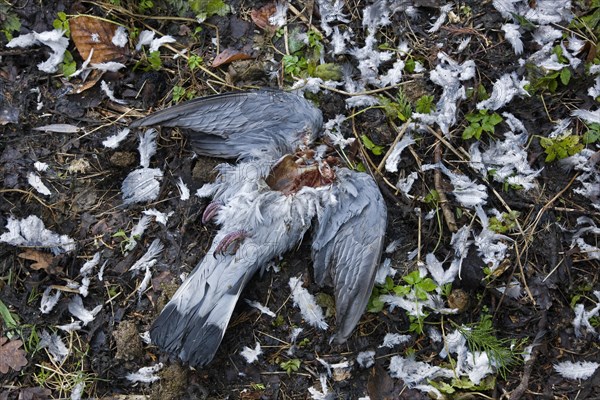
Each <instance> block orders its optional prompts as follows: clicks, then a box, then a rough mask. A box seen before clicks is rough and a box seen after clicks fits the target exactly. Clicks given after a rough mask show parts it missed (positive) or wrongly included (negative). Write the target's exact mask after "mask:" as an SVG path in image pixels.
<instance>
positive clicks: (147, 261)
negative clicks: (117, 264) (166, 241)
mask: <svg viewBox="0 0 600 400" xmlns="http://www.w3.org/2000/svg"><path fill="white" fill-rule="evenodd" d="M163 249H164V246H163V244H162V242H161V241H160V239H154V241H153V242H152V243H151V244H150V246H148V250H147V251H146V253H144V255H143V256H141V257H140V259H139V260H137V261H136V262H135V263H134V264H133V265H132V266H131V268H129V271H133V272H134V273H137V272H138V271H140V270H141V269H146V268H147V267H148V266H152V265H154V262H156V260H155V259H156V257H157V256H158V255H159V254H160V253H162V251H163Z"/></svg>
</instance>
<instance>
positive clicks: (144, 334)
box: [140, 331, 152, 344]
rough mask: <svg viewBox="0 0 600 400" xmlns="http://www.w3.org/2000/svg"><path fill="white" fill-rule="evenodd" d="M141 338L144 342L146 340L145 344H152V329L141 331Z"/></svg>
mask: <svg viewBox="0 0 600 400" xmlns="http://www.w3.org/2000/svg"><path fill="white" fill-rule="evenodd" d="M140 339H142V342H144V343H145V344H152V339H151V338H150V331H145V332H142V333H140Z"/></svg>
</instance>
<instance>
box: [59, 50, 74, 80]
mask: <svg viewBox="0 0 600 400" xmlns="http://www.w3.org/2000/svg"><path fill="white" fill-rule="evenodd" d="M75 71H77V63H76V62H75V60H73V55H72V54H71V52H70V51H68V50H65V56H64V59H63V62H62V73H63V75H64V76H66V77H67V78H68V77H69V76H71V75H73V74H74V73H75Z"/></svg>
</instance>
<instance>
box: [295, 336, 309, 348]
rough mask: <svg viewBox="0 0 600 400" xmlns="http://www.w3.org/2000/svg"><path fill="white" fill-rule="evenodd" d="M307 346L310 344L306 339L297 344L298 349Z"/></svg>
mask: <svg viewBox="0 0 600 400" xmlns="http://www.w3.org/2000/svg"><path fill="white" fill-rule="evenodd" d="M309 344H310V339H309V338H307V337H306V338H304V339H302V340H301V341H299V342H298V347H306V346H308V345H309Z"/></svg>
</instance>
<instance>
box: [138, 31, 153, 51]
mask: <svg viewBox="0 0 600 400" xmlns="http://www.w3.org/2000/svg"><path fill="white" fill-rule="evenodd" d="M154 36H155V33H154V31H150V30H143V31H141V32H140V34H139V35H138V42H137V44H136V45H135V49H136V50H137V51H140V50H142V46H148V45H149V44H150V43H152V40H153V39H154Z"/></svg>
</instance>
